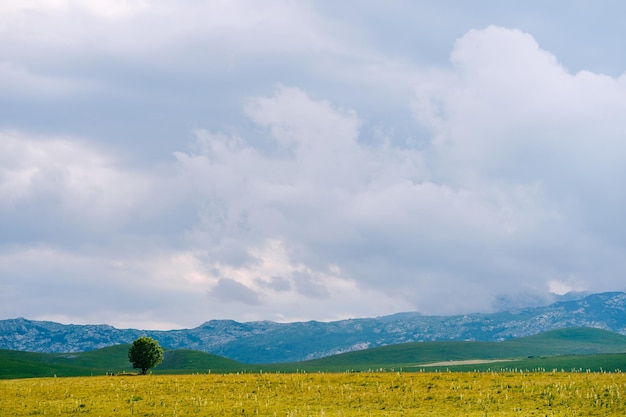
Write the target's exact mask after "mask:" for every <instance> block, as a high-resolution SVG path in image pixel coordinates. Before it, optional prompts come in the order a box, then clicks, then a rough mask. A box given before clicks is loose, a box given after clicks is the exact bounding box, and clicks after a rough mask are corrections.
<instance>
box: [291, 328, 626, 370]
mask: <svg viewBox="0 0 626 417" xmlns="http://www.w3.org/2000/svg"><path fill="white" fill-rule="evenodd" d="M622 352H626V336H623V335H620V334H617V333H612V332H609V331H606V330H600V329H591V328H567V329H560V330H553V331H549V332H546V333H542V334H539V335H535V336H529V337H522V338H519V339H512V340H507V341H503V342H417V343H404V344H399V345H391V346H383V347H378V348H373V349H367V350H362V351H355V352H348V353H343V354H340V355H334V356H329V357H326V358H321V359H316V360H312V361H306V362H300V363H296V364H291V366H292V367H293V366H295V367H297V368H298V369H306V370H329V371H330V370H335V371H339V370H344V371H345V370H360V371H363V370H369V369H381V368H382V369H391V368H394V369H400V368H402V369H405V370H418V369H426V370H430V369H427V368H429V367H424V366H423V365H428V364H432V363H437V362H444V361H446V362H448V361H467V360H499V359H517V360H518V361H520V360H522V359H532V358H534V357H555V356H563V355H599V354H607V353H622Z"/></svg>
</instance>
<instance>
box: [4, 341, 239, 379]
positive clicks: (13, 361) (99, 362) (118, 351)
mask: <svg viewBox="0 0 626 417" xmlns="http://www.w3.org/2000/svg"><path fill="white" fill-rule="evenodd" d="M129 347H130V345H117V346H111V347H107V348H103V349H98V350H93V351H90V352H80V353H32V352H19V351H11V350H0V378H32V377H46V376H55V375H56V376H59V377H61V376H89V375H104V374H111V373H115V374H118V373H127V372H135V371H136V370H134V369H133V368H132V365H131V364H130V362H129V361H128V349H129ZM243 369H244V365H243V364H240V363H238V362H235V361H232V360H230V359H226V358H222V357H220V356H216V355H211V354H210V353H205V352H197V351H191V350H166V351H165V352H164V357H163V362H162V363H161V364H160V365H159V366H157V367H156V368H155V369H154V370H153V371H154V373H196V372H203V373H204V372H209V371H211V372H238V371H241V370H243Z"/></svg>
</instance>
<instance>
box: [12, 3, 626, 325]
mask: <svg viewBox="0 0 626 417" xmlns="http://www.w3.org/2000/svg"><path fill="white" fill-rule="evenodd" d="M247 6H250V5H249V4H247V3H246V2H232V3H230V2H229V3H228V4H225V3H224V4H222V3H219V2H199V3H197V4H195V5H193V6H190V7H189V8H188V9H180V10H178V9H177V11H178V13H177V14H176V16H178V17H180V16H188V17H189V18H190V19H191V20H190V22H191V24H189V25H186V24H185V25H183V24H182V23H181V22H182V21H183V20H179V19H173V20H172V21H171V22H170V23H169V25H167V26H165V27H159V30H158V31H157V30H156V27H155V26H153V25H152V24H153V23H156V22H160V21H162V19H163V17H164V16H166V15H167V14H168V13H171V12H172V10H171V7H173V6H171V5H167V4H165V3H160V2H123V1H120V2H114V3H110V4H109V3H100V2H94V3H91V4H90V5H89V6H88V7H87V6H85V5H84V4H83V3H82V2H72V1H59V2H43V3H42V4H40V5H39V6H38V7H39V8H38V10H40V11H41V10H44V9H45V11H43V12H42V13H43V15H44V16H48V17H51V16H52V17H55V18H51V19H47V20H46V21H45V22H42V25H43V29H45V30H47V31H48V32H49V33H55V34H56V35H57V36H56V37H53V38H50V37H45V39H43V38H42V39H40V38H38V37H37V35H33V36H30V37H29V36H26V35H24V34H23V33H21V32H19V31H18V30H17V29H18V28H19V27H20V19H22V23H21V24H23V22H24V21H28V22H32V19H35V20H36V19H39V18H38V17H36V16H35V17H27V16H28V13H26V12H25V11H24V10H23V8H21V7H17V6H15V7H13V6H11V7H8V8H7V6H4V7H5V9H3V10H4V12H6V13H7V14H9V15H12V16H13V17H15V18H16V19H14V20H13V21H12V23H11V25H12V26H11V25H9V26H7V27H8V29H6V33H7V34H8V35H10V36H9V37H8V38H5V41H4V44H5V45H4V46H7V47H8V48H7V49H6V50H7V51H8V52H7V57H6V59H2V58H0V74H5V75H7V77H3V80H4V81H0V83H4V84H6V85H7V86H13V87H12V88H7V89H3V91H4V93H3V95H2V96H0V101H1V102H3V103H4V102H6V100H12V101H15V103H17V104H16V105H17V107H14V109H16V108H17V109H19V108H20V106H22V105H23V106H25V107H24V108H26V106H27V105H28V106H30V107H31V108H32V109H33V110H32V114H31V115H29V116H28V117H26V116H24V114H22V113H20V112H19V111H18V110H14V111H13V112H9V113H8V116H6V115H5V116H4V118H3V119H2V120H0V218H1V220H0V230H1V232H2V233H1V234H0V236H2V237H1V239H2V240H1V245H0V276H1V277H2V279H1V280H0V294H2V295H1V296H0V297H1V298H0V300H1V301H2V302H1V303H0V316H3V317H6V318H9V317H17V316H27V317H29V318H39V319H51V320H59V321H63V322H80V323H85V322H90V323H94V322H95V323H99V322H107V323H111V324H115V325H117V326H121V327H143V328H172V327H181V326H194V325H198V324H199V323H201V322H203V321H206V320H209V319H213V318H232V319H236V320H260V319H270V320H279V321H293V320H310V319H317V320H333V319H340V318H347V317H358V316H375V315H382V314H390V313H394V312H398V311H420V312H422V313H425V314H453V313H467V312H474V311H485V312H486V311H493V310H497V309H499V308H511V307H516V306H523V305H531V304H537V303H547V302H549V301H551V300H553V297H554V294H563V293H566V292H568V291H593V292H599V291H605V290H624V285H623V284H622V275H623V272H624V270H625V268H626V265H625V263H624V261H623V259H624V256H623V251H624V249H623V246H624V245H623V241H624V238H625V236H626V230H625V229H624V226H622V224H621V222H620V217H619V215H620V214H621V213H622V212H624V209H625V208H626V199H625V198H624V197H623V195H622V194H623V193H621V192H620V189H621V187H620V186H621V183H622V182H623V181H624V179H625V178H624V176H625V169H624V168H623V167H624V166H625V164H624V163H623V161H622V160H621V159H622V157H621V155H624V154H625V152H624V146H625V145H624V139H623V138H624V137H626V135H625V134H624V133H625V132H626V122H624V120H623V117H622V115H623V114H624V112H625V110H626V78H624V76H610V75H605V74H600V73H598V72H594V71H592V70H580V71H576V72H573V71H571V70H569V69H568V68H567V67H566V66H565V65H564V64H562V63H561V62H560V61H559V58H558V57H557V56H556V55H555V54H553V53H551V52H550V51H548V50H546V49H544V48H543V47H542V46H541V44H540V43H539V42H538V41H537V39H536V38H534V37H533V36H532V35H531V34H530V33H528V32H524V31H522V30H518V29H510V28H506V27H502V26H485V27H484V28H483V29H479V30H476V29H472V30H467V31H465V33H464V34H462V35H461V36H460V37H458V39H457V40H456V42H454V43H453V44H451V45H449V47H450V48H451V50H450V51H449V61H448V63H447V64H446V65H441V64H440V63H436V64H435V63H433V64H432V65H428V64H427V63H424V62H420V63H419V64H415V63H411V62H406V61H405V60H401V59H395V58H390V57H389V56H386V55H384V54H383V53H381V52H380V51H378V50H376V48H375V47H373V46H371V45H366V44H360V43H359V42H357V41H356V39H358V36H357V35H362V34H363V32H359V31H357V30H356V29H354V27H352V29H353V30H355V31H354V32H351V31H350V28H351V27H350V26H348V27H343V26H341V25H339V24H338V23H337V21H336V20H333V19H331V18H329V17H328V15H324V14H323V13H322V12H321V11H320V10H319V9H316V8H314V7H312V6H311V5H309V4H304V3H303V4H292V3H290V5H289V7H284V6H285V5H284V4H283V3H282V2H275V3H273V2H272V3H271V7H269V8H268V9H267V10H266V11H265V12H264V13H244V12H243V11H242V9H244V8H245V7H247ZM24 7H26V6H24ZM41 7H43V9H41ZM254 10H255V11H258V10H257V9H254ZM68 16H80V17H81V19H79V20H77V21H76V23H75V24H74V25H75V26H72V27H66V28H64V29H61V28H58V27H56V26H55V25H57V24H58V23H59V22H61V21H63V19H66V18H67V17H68ZM216 16H220V19H218V18H217V17H216ZM200 17H204V18H206V19H209V21H205V20H206V19H200ZM211 19H213V20H211ZM88 22H91V23H90V24H88ZM146 22H148V23H149V24H147V23H146ZM131 23H132V24H131ZM116 28H117V29H119V32H120V33H122V34H123V37H122V36H121V35H120V36H119V37H118V35H116V34H115V33H117V32H115V31H114V29H116ZM140 29H146V31H147V32H146V33H144V34H143V35H144V36H133V34H135V33H136V32H137V31H139V30H140ZM74 32H77V33H82V34H84V35H85V36H83V37H80V38H75V37H74V36H73V33H74ZM292 32H295V33H297V36H292V37H289V38H288V40H283V39H284V38H285V34H286V33H292ZM151 34H153V35H154V36H149V35H151ZM100 36H105V39H107V41H106V42H102V41H96V39H98V38H99V37H100ZM251 38H254V39H256V40H257V41H258V42H256V43H250V42H249V41H250V39H251ZM7 39H9V40H7ZM89 39H91V40H92V41H93V42H95V43H93V45H96V46H97V47H96V48H91V47H90V43H89V42H90V41H89ZM123 39H124V40H128V42H126V41H124V42H122V40H123ZM0 42H1V41H0ZM44 43H45V44H47V45H48V47H49V48H50V50H54V51H56V52H57V53H60V54H61V55H62V56H63V59H58V60H55V59H52V60H50V61H48V60H45V59H39V58H38V57H37V56H35V55H29V54H28V53H25V52H24V51H25V49H23V48H21V47H22V46H33V45H37V46H41V45H43V44H44ZM26 50H28V48H27V49H26ZM201 52H206V54H205V55H202V53H201ZM159 54H164V55H165V56H166V57H167V58H168V59H166V60H165V61H163V62H162V63H160V62H161V60H162V58H161V57H159ZM83 55H84V56H87V57H91V58H95V59H96V61H97V62H100V63H104V62H108V63H109V64H107V65H105V66H104V67H102V68H96V67H97V66H96V65H91V64H88V63H84V64H82V67H81V66H77V65H76V64H73V63H72V61H71V59H70V57H78V56H83ZM218 57H219V59H216V58H218ZM268 57H271V59H268ZM178 58H180V59H178ZM247 64H255V65H256V67H254V68H255V69H258V71H257V72H256V74H254V71H253V72H249V71H246V70H244V68H247ZM153 65H154V66H155V69H154V70H147V69H146V68H148V67H150V66H153ZM79 67H80V68H81V69H80V70H79ZM305 67H308V68H309V70H308V72H307V70H306V69H305ZM68 68H73V70H72V71H68V70H67V69H68ZM279 68H280V69H279ZM133 71H137V73H138V74H141V76H134V77H133V76H131V75H132V73H133ZM147 74H148V75H150V76H151V77H152V78H150V77H145V76H146V75H147ZM295 74H298V75H297V76H296V75H295ZM317 79H319V80H317ZM138 80H141V82H138ZM183 80H185V81H183ZM188 80H191V81H188ZM238 82H240V83H241V84H240V86H239V87H235V85H236V84H237V83H238ZM220 83H222V84H220ZM218 84H220V85H218ZM22 86H24V88H22ZM194 86H197V87H198V89H197V91H196V90H195V89H194ZM26 87H28V88H26ZM169 90H172V91H171V92H170V91H169ZM54 100H59V103H61V107H63V109H64V110H60V109H59V108H52V107H49V106H51V102H52V101H54ZM152 102H154V103H155V104H153V103H152ZM20 103H21V104H20ZM111 103H113V104H111ZM144 107H145V109H144ZM140 108H141V109H142V110H139V109H140ZM46 109H50V111H51V112H52V113H46V111H45V110H46ZM192 109H193V110H192ZM95 110H98V111H95ZM55 112H58V113H55ZM199 112H205V114H204V115H203V116H202V117H201V116H200V115H199V114H200V113H199ZM57 114H58V116H59V117H58V118H57V117H52V116H54V115H57ZM50 115H52V116H50ZM81 115H82V116H84V120H83V118H81ZM124 115H125V116H126V119H132V120H128V121H124V120H126V119H124V118H123V116H124ZM70 116H72V117H75V118H77V121H76V122H75V123H74V122H72V124H71V126H72V128H67V129H66V128H65V127H64V126H65V125H66V124H67V123H69V122H68V121H67V120H70V119H71V117H70ZM129 116H130V117H129ZM29 117H30V118H31V119H32V120H31V121H29V122H25V121H24V120H27V119H28V118H29ZM47 117H49V118H50V123H47V122H46V120H47V119H46V118H47ZM0 118H2V117H1V116H0ZM161 119H163V122H161ZM174 121H175V122H176V123H174ZM180 121H184V122H182V124H183V125H184V129H183V128H180V123H181V122H180ZM108 122H112V123H111V125H113V126H112V127H111V126H110V125H109V123H108ZM168 123H170V124H168ZM144 124H145V125H146V126H147V127H146V128H145V130H138V129H140V126H143V125H144ZM55 126H56V127H55ZM67 126H70V125H69V124H68V125H67ZM88 126H92V127H88ZM173 126H178V128H176V129H174V128H173ZM64 130H68V131H71V132H72V133H67V134H65V133H63V134H59V133H54V132H55V131H64ZM120 132H124V133H120ZM136 132H143V134H142V135H135V134H136Z"/></svg>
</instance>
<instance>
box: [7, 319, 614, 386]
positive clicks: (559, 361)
mask: <svg viewBox="0 0 626 417" xmlns="http://www.w3.org/2000/svg"><path fill="white" fill-rule="evenodd" d="M128 348H129V345H116V346H111V347H107V348H104V349H98V350H94V351H89V352H81V353H31V352H20V351H11V350H0V378H5V379H6V378H29V377H46V376H55V375H56V376H86V375H103V374H105V373H116V374H118V373H128V372H134V370H133V369H132V367H131V365H130V363H129V361H128ZM625 352H626V336H623V335H620V334H617V333H612V332H608V331H605V330H599V329H590V328H568V329H561V330H554V331H550V332H546V333H542V334H539V335H536V336H530V337H523V338H519V339H513V340H507V341H503V342H421V343H405V344H399V345H391V346H384V347H378V348H373V349H366V350H361V351H355V352H348V353H343V354H340V355H335V356H329V357H326V358H322V359H316V360H311V361H306V362H298V363H287V364H284V363H281V364H269V365H267V364H264V365H247V364H242V363H240V362H236V361H233V360H230V359H227V358H223V357H220V356H216V355H212V354H209V353H204V352H199V351H193V350H184V349H181V350H166V351H165V353H164V359H163V362H162V363H161V364H160V365H159V366H157V367H156V368H155V369H154V370H153V372H154V373H157V374H158V373H206V372H214V373H228V372H243V371H246V372H258V371H259V370H261V369H262V370H263V371H266V372H273V371H276V372H278V371H280V372H296V371H308V372H313V371H328V372H344V371H368V370H380V369H382V370H392V369H394V370H400V369H402V370H404V371H436V370H458V371H471V370H511V369H524V370H553V369H563V370H567V371H570V370H593V371H595V370H601V369H602V370H608V371H613V370H618V369H619V370H624V371H626V353H625ZM466 361H471V362H470V363H467V362H466Z"/></svg>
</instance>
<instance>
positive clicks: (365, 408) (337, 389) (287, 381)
mask: <svg viewBox="0 0 626 417" xmlns="http://www.w3.org/2000/svg"><path fill="white" fill-rule="evenodd" d="M625 394H626V375H624V374H620V373H561V372H558V373H540V372H537V373H382V372H381V373H345V374H303V373H298V374H265V373H262V374H227V375H218V374H205V375H176V376H172V375H168V376H157V375H148V376H98V377H81V378H42V379H21V380H3V381H0V415H2V416H3V417H8V416H33V415H48V416H68V415H69V416H72V415H77V416H79V415H80V416H82V415H93V416H111V417H113V416H195V415H197V416H256V415H259V416H285V417H290V416H293V417H296V416H448V417H449V416H464V417H465V416H516V417H519V416H585V417H587V416H624V415H626V396H625Z"/></svg>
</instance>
